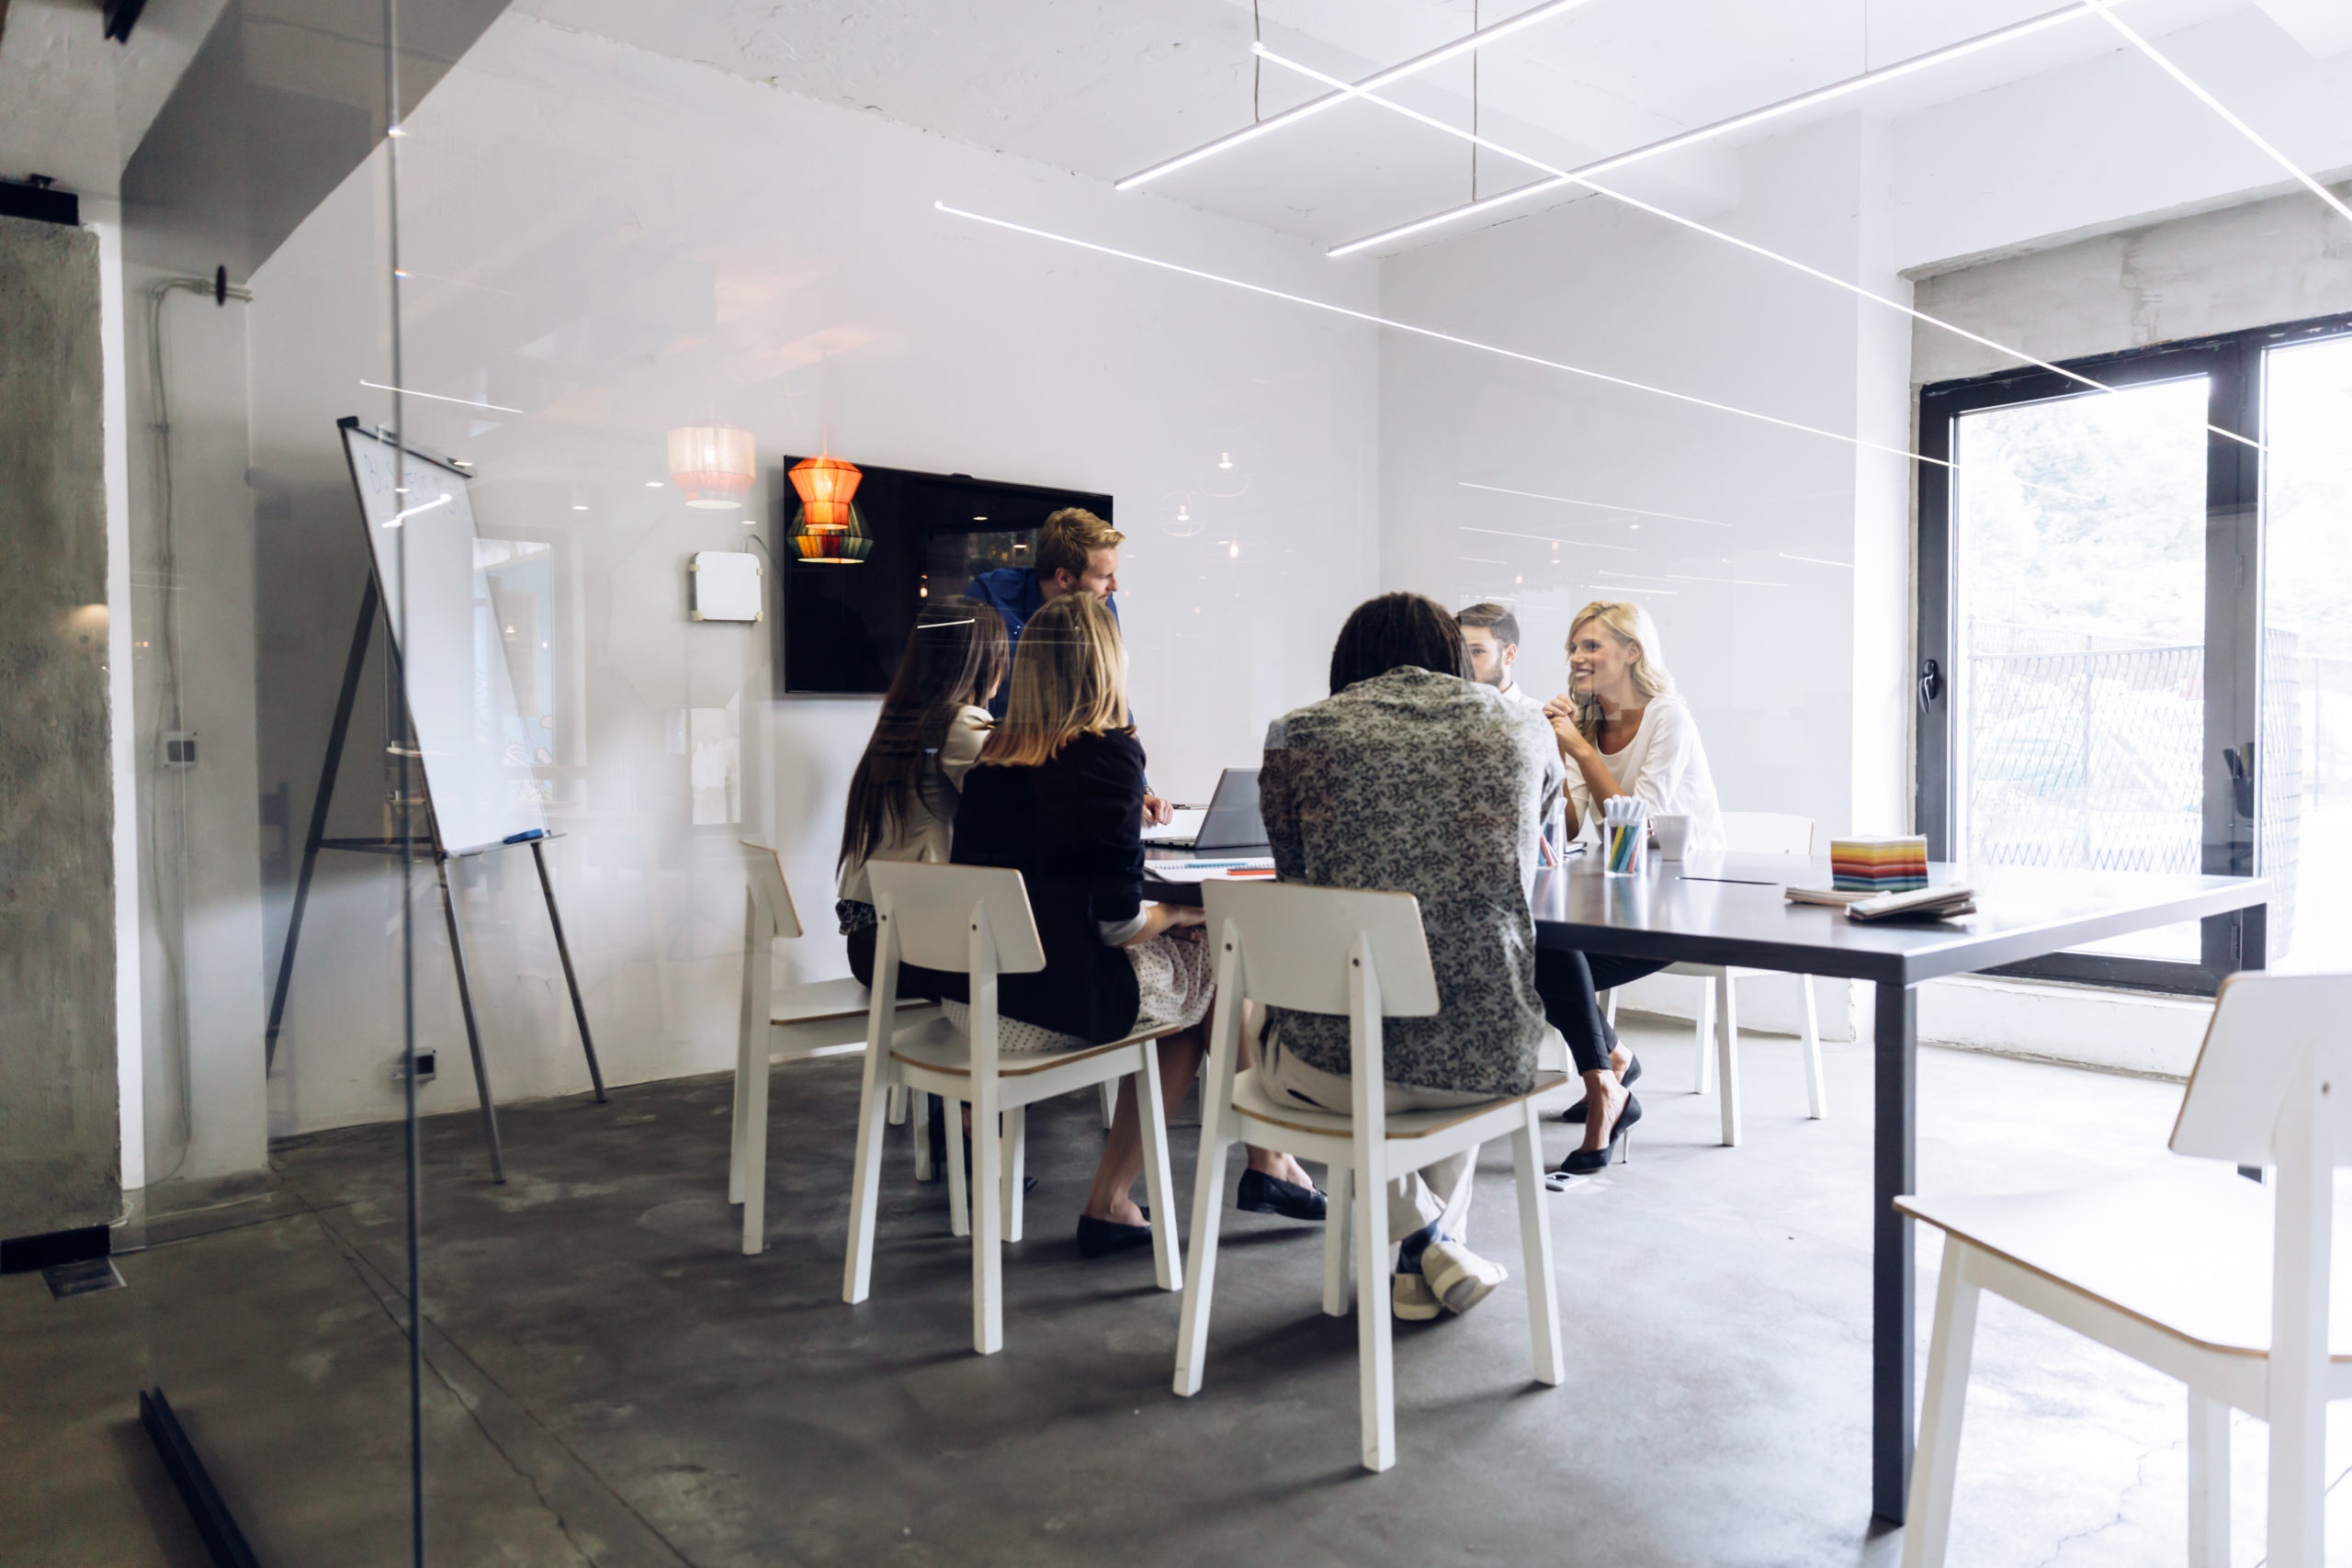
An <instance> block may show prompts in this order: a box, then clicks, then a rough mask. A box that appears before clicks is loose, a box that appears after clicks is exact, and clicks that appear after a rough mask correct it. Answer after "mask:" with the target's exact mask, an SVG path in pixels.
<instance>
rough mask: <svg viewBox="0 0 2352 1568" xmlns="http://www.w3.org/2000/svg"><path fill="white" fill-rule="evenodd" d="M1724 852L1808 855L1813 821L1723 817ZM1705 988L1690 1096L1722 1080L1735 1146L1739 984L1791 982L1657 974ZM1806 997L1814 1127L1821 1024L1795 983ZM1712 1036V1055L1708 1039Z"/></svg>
mask: <svg viewBox="0 0 2352 1568" xmlns="http://www.w3.org/2000/svg"><path fill="white" fill-rule="evenodd" d="M1724 847H1725V848H1726V849H1727V850H1728V851H1730V852H1732V853H1734V854H1749V855H1808V856H1809V855H1811V854H1812V853H1813V818H1810V817H1791V816H1784V815H1782V814H1781V813H1779V812H1773V811H1726V812H1724ZM1658 973H1659V974H1661V975H1678V976H1684V977H1686V978H1689V979H1693V980H1702V981H1704V982H1705V986H1704V987H1703V988H1702V991H1701V993H1700V997H1699V1017H1698V1036H1699V1067H1698V1075H1697V1081H1696V1082H1695V1083H1694V1084H1692V1086H1691V1093H1693V1094H1704V1093H1706V1092H1707V1091H1708V1090H1709V1089H1713V1087H1714V1080H1715V1074H1716V1071H1717V1069H1718V1067H1720V1069H1721V1072H1722V1076H1723V1129H1724V1143H1725V1144H1726V1145H1732V1144H1736V1143H1738V1142H1739V1007H1738V1000H1737V998H1738V992H1737V986H1738V982H1740V981H1742V980H1752V979H1755V978H1757V977H1758V976H1777V977H1780V978H1782V979H1786V978H1789V977H1790V976H1787V975H1786V974H1785V973H1784V972H1782V971H1781V970H1778V969H1738V968H1727V967H1725V966H1724V965H1723V964H1668V965H1667V966H1666V967H1665V968H1664V969H1661V970H1659V971H1658ZM1794 978H1795V979H1796V982H1797V984H1798V986H1799V987H1800V988H1801V989H1802V990H1803V991H1804V1092H1805V1100H1806V1114H1807V1115H1808V1116H1809V1117H1810V1118H1811V1119H1812V1120H1814V1121H1816V1122H1818V1121H1819V1120H1821V1119H1822V1118H1823V1117H1825V1116H1826V1115H1828V1114H1829V1096H1828V1093H1827V1090H1826V1089H1825V1087H1824V1085H1823V1083H1822V1078H1821V1019H1820V1013H1819V1009H1818V1008H1817V1007H1816V1006H1815V1003H1814V998H1813V980H1812V977H1811V976H1804V975H1799V976H1795V977H1794ZM1608 1008H1609V1021H1610V1023H1611V1025H1614V1024H1615V1023H1616V1021H1617V994H1616V993H1615V992H1614V991H1611V992H1610V993H1609V1001H1608ZM1710 1034H1713V1036H1714V1046H1715V1048H1714V1051H1713V1054H1710V1053H1709V1052H1708V1050H1707V1037H1708V1035H1710Z"/></svg>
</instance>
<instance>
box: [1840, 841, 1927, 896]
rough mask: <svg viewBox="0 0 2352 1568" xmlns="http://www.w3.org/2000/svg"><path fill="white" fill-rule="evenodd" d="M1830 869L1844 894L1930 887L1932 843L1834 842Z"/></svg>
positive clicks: (1888, 891)
mask: <svg viewBox="0 0 2352 1568" xmlns="http://www.w3.org/2000/svg"><path fill="white" fill-rule="evenodd" d="M1829 870H1830V874H1831V875H1832V876H1833V878H1834V879H1835V884H1836V886H1837V887H1838V890H1839V891H1840V892H1854V893H1862V892H1867V893H1906V892H1909V891H1910V890H1911V889H1912V888H1915V887H1925V886H1927V885H1928V840H1926V839H1924V838H1916V837H1914V838H1903V839H1832V840H1830V841H1829Z"/></svg>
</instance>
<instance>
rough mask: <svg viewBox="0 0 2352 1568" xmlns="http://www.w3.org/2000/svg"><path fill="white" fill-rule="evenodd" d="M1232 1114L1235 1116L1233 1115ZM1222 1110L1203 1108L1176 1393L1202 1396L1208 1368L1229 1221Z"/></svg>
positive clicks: (1178, 1338) (1178, 1335)
mask: <svg viewBox="0 0 2352 1568" xmlns="http://www.w3.org/2000/svg"><path fill="white" fill-rule="evenodd" d="M1228 1114H1230V1113H1229V1112H1228ZM1217 1122H1218V1117H1217V1115H1216V1108H1215V1107H1213V1106H1205V1105H1204V1106H1203V1107H1202V1108H1201V1157H1200V1164H1199V1166H1198V1167H1197V1168H1195V1170H1194V1171H1193V1255H1192V1256H1191V1257H1190V1258H1186V1259H1185V1261H1184V1312H1183V1316H1182V1320H1181V1321H1180V1322H1179V1324H1178V1325H1177V1329H1176V1392H1177V1393H1180V1394H1182V1395H1183V1396H1184V1397H1185V1398H1187V1399H1190V1398H1191V1397H1192V1396H1193V1395H1194V1394H1196V1393H1200V1392H1201V1374H1202V1373H1203V1372H1204V1371H1207V1370H1208V1360H1209V1299H1210V1297H1211V1296H1213V1295H1214V1294H1215V1293H1216V1236H1217V1230H1218V1227H1219V1226H1220V1224H1222V1223H1223V1221H1224V1219H1225V1164H1226V1158H1225V1156H1226V1155H1227V1151H1229V1150H1230V1149H1231V1148H1232V1146H1233V1145H1230V1144H1227V1143H1223V1142H1220V1141H1219V1140H1218V1137H1217Z"/></svg>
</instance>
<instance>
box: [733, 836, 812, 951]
mask: <svg viewBox="0 0 2352 1568" xmlns="http://www.w3.org/2000/svg"><path fill="white" fill-rule="evenodd" d="M736 842H737V843H740V844H741V845H742V846H743V874H744V879H745V886H746V887H747V888H748V889H749V891H750V893H751V895H752V916H751V918H752V929H751V930H750V931H746V932H745V933H744V935H745V936H746V937H748V938H753V939H757V938H766V939H768V940H771V941H773V940H774V939H775V938H776V937H780V936H781V937H797V936H798V935H799V934H800V916H799V913H798V911H797V910H795V909H794V908H793V907H792V888H791V886H789V885H788V884H786V881H785V880H784V862H783V861H782V860H781V859H779V858H778V857H777V855H776V852H775V851H774V850H772V849H770V848H768V847H767V846H766V845H765V844H758V843H753V842H752V840H749V839H738V840H736ZM763 927H764V928H765V929H764V930H763V929H762V928H763Z"/></svg>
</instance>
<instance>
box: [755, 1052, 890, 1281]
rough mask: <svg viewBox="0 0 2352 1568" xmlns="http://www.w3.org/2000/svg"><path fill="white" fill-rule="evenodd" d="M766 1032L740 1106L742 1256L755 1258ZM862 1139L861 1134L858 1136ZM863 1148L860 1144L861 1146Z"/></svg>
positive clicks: (762, 1235) (763, 1152)
mask: <svg viewBox="0 0 2352 1568" xmlns="http://www.w3.org/2000/svg"><path fill="white" fill-rule="evenodd" d="M766 1034H767V1032H766V1031H765V1030H760V1031H757V1032H755V1034H754V1038H755V1039H757V1040H758V1041H759V1046H758V1048H757V1049H755V1050H753V1051H752V1054H751V1056H752V1059H751V1061H750V1063H749V1064H747V1065H748V1066H750V1068H751V1078H750V1081H749V1082H748V1083H747V1084H746V1085H745V1088H746V1089H747V1091H748V1092H746V1093H745V1094H744V1095H743V1096H742V1100H741V1103H742V1107H743V1111H742V1116H743V1256H744V1257H746V1258H756V1257H758V1256H759V1255H760V1254H761V1253H762V1252H763V1251H765V1250H766V1248H767V1245H768V1236H767V1224H768V1079H769V1078H770V1077H772V1076H773V1075H772V1074H771V1072H770V1070H769V1067H768V1054H767V1039H766ZM860 1136H861V1138H862V1137H863V1134H862V1133H861V1134H860ZM874 1139H875V1149H874V1153H875V1158H876V1159H877V1160H879V1159H880V1158H881V1155H882V1145H881V1140H882V1129H881V1128H879V1127H876V1129H875V1130H874ZM863 1146H864V1145H863V1144H862V1143H861V1145H860V1147H861V1148H862V1147H863Z"/></svg>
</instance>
